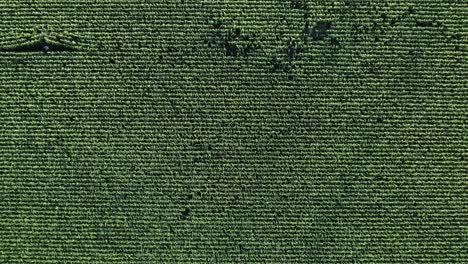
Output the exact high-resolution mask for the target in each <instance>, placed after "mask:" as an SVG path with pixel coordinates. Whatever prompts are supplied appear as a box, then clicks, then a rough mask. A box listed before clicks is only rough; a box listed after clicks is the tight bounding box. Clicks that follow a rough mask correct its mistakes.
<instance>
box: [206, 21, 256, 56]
mask: <svg viewBox="0 0 468 264" xmlns="http://www.w3.org/2000/svg"><path fill="white" fill-rule="evenodd" d="M213 27H214V28H215V31H214V32H212V33H211V36H209V37H208V38H207V40H206V41H205V42H206V43H207V44H208V47H212V46H213V45H216V46H220V47H222V48H223V49H224V53H225V54H226V56H232V57H240V56H247V55H249V54H250V53H252V52H254V51H256V50H257V49H258V48H260V44H259V43H258V41H257V38H256V35H255V34H254V33H243V32H242V29H241V28H231V29H225V26H224V24H223V23H218V22H215V24H214V25H213Z"/></svg>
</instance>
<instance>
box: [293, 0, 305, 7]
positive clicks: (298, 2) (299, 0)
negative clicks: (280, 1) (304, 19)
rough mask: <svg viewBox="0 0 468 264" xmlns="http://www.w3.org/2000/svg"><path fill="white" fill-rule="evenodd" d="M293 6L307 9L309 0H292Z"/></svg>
mask: <svg viewBox="0 0 468 264" xmlns="http://www.w3.org/2000/svg"><path fill="white" fill-rule="evenodd" d="M291 7H292V8H296V9H306V8H307V2H306V1H305V0H291Z"/></svg>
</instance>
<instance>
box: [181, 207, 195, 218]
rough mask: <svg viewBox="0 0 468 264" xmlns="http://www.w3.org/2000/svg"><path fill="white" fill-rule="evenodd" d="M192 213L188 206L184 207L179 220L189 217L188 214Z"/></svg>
mask: <svg viewBox="0 0 468 264" xmlns="http://www.w3.org/2000/svg"><path fill="white" fill-rule="evenodd" d="M191 214H192V209H190V208H185V210H184V211H183V212H182V214H181V216H180V219H181V220H187V219H189V218H190V215H191Z"/></svg>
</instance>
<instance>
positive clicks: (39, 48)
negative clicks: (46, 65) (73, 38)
mask: <svg viewBox="0 0 468 264" xmlns="http://www.w3.org/2000/svg"><path fill="white" fill-rule="evenodd" d="M59 51H60V52H64V51H76V49H75V48H73V47H71V46H69V45H65V44H61V43H54V42H46V41H45V40H43V39H40V40H38V41H36V42H34V43H29V44H19V45H17V46H11V47H0V52H13V53H22V52H59Z"/></svg>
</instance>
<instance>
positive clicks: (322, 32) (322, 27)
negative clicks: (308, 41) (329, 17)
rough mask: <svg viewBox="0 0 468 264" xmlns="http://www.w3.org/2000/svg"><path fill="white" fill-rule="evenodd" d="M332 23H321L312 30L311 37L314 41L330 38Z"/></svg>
mask: <svg viewBox="0 0 468 264" xmlns="http://www.w3.org/2000/svg"><path fill="white" fill-rule="evenodd" d="M331 26H332V23H331V22H328V21H319V22H317V24H316V25H315V27H313V28H312V30H311V37H312V39H313V40H324V39H325V38H326V37H327V36H328V32H327V31H328V30H329V29H330V28H331Z"/></svg>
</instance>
